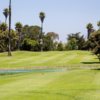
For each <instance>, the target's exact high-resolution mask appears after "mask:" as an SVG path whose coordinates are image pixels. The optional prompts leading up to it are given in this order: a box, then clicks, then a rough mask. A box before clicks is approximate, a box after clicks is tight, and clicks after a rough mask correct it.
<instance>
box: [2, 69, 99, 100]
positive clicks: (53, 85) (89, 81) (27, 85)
mask: <svg viewBox="0 0 100 100" xmlns="http://www.w3.org/2000/svg"><path fill="white" fill-rule="evenodd" d="M99 94H100V71H99V70H69V71H65V72H49V73H48V72H42V73H41V72H37V73H23V74H21V73H20V74H15V75H5V76H0V100H17V99H19V100H100V95H99Z"/></svg>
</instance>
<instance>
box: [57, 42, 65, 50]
mask: <svg viewBox="0 0 100 100" xmlns="http://www.w3.org/2000/svg"><path fill="white" fill-rule="evenodd" d="M57 50H58V51H63V50H64V47H63V43H62V42H59V43H58V46H57Z"/></svg>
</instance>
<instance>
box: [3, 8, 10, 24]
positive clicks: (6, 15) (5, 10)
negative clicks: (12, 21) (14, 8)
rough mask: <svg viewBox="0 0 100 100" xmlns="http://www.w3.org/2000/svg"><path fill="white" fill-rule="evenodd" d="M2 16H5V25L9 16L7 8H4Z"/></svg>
mask: <svg viewBox="0 0 100 100" xmlns="http://www.w3.org/2000/svg"><path fill="white" fill-rule="evenodd" d="M3 14H4V16H5V24H6V23H7V18H8V15H9V9H8V8H5V9H4V10H3Z"/></svg>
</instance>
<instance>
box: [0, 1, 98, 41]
mask: <svg viewBox="0 0 100 100" xmlns="http://www.w3.org/2000/svg"><path fill="white" fill-rule="evenodd" d="M8 3H9V0H1V2H0V21H4V20H5V18H4V16H3V14H2V12H3V9H4V8H6V7H8ZM41 11H43V12H45V13H46V18H45V21H44V32H46V33H47V32H56V33H58V34H59V36H60V40H61V41H64V42H65V41H66V38H67V34H70V33H76V32H82V34H84V35H85V36H86V33H87V30H86V24H87V23H89V22H91V23H93V25H94V27H95V29H97V26H96V23H97V21H99V20H100V0H12V28H14V25H15V23H16V22H19V21H20V22H21V23H22V24H23V25H25V24H28V25H40V19H39V17H38V15H39V12H41Z"/></svg>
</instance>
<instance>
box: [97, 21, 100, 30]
mask: <svg viewBox="0 0 100 100" xmlns="http://www.w3.org/2000/svg"><path fill="white" fill-rule="evenodd" d="M97 26H98V27H99V30H100V21H98V22H97Z"/></svg>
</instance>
